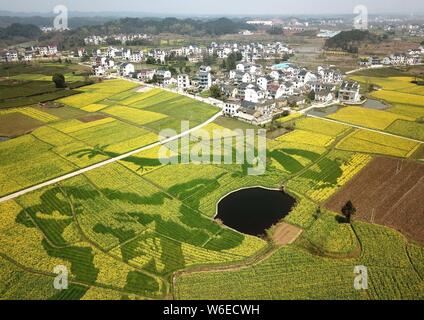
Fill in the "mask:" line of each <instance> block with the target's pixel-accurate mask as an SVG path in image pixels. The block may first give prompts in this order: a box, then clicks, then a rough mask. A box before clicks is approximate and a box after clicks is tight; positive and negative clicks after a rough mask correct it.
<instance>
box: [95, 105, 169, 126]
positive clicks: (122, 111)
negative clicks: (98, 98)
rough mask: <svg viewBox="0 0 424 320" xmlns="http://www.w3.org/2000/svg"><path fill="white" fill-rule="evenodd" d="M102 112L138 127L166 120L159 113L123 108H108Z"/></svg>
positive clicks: (164, 116)
mask: <svg viewBox="0 0 424 320" xmlns="http://www.w3.org/2000/svg"><path fill="white" fill-rule="evenodd" d="M103 112H104V113H107V114H110V115H112V116H114V117H116V118H119V119H122V120H125V121H128V122H131V123H135V124H138V125H145V124H147V123H150V122H155V121H159V120H162V119H164V118H167V116H166V115H163V114H161V113H157V112H150V111H145V110H139V109H135V108H130V107H124V106H113V107H109V108H107V109H105V110H104V111H103Z"/></svg>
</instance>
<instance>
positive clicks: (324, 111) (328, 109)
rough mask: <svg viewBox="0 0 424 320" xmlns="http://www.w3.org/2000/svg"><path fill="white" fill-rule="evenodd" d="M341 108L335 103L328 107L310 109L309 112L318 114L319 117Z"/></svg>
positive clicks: (314, 114)
mask: <svg viewBox="0 0 424 320" xmlns="http://www.w3.org/2000/svg"><path fill="white" fill-rule="evenodd" d="M340 108H341V106H338V105H333V106H329V107H326V108H314V109H312V110H309V111H308V112H307V114H310V115H313V116H317V117H326V116H329V115H330V114H333V113H336V112H337V111H338V110H339V109H340Z"/></svg>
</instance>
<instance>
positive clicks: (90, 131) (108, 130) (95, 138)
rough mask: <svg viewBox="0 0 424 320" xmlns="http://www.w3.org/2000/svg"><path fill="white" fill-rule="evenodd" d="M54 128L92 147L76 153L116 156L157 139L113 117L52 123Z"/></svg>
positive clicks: (155, 136) (151, 134)
mask: <svg viewBox="0 0 424 320" xmlns="http://www.w3.org/2000/svg"><path fill="white" fill-rule="evenodd" d="M53 127H54V128H56V129H58V130H60V131H62V132H64V133H66V134H68V135H69V136H71V137H72V138H74V139H76V140H78V141H80V142H83V143H85V144H87V145H89V146H91V147H93V148H94V149H92V150H87V149H85V150H84V149H83V150H75V152H76V153H77V152H78V151H80V152H81V153H86V154H87V155H90V154H92V155H95V154H97V153H99V152H100V153H103V154H105V155H107V156H117V155H118V154H120V153H125V152H127V151H131V150H134V149H136V148H139V147H142V146H145V145H148V144H150V143H153V142H155V141H157V139H158V136H157V135H156V134H154V133H152V132H149V131H147V130H144V129H141V128H138V127H135V126H132V125H130V124H126V123H124V122H121V121H119V120H115V119H113V118H105V119H100V120H95V121H90V122H81V121H78V120H70V121H69V122H66V123H60V124H55V125H53Z"/></svg>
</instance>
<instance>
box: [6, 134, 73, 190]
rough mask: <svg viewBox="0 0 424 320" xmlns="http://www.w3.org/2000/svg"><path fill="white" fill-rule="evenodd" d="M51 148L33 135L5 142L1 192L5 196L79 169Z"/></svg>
mask: <svg viewBox="0 0 424 320" xmlns="http://www.w3.org/2000/svg"><path fill="white" fill-rule="evenodd" d="M51 148H52V147H51V146H50V145H48V144H46V143H44V142H41V141H39V140H37V139H35V138H34V137H33V136H30V135H26V136H21V137H18V138H16V139H12V140H9V141H4V142H2V143H1V144H0V153H1V154H2V157H1V159H0V171H1V173H2V174H1V176H2V179H1V180H2V181H1V182H2V183H1V184H0V194H1V195H6V194H8V193H12V192H14V191H18V190H20V189H23V188H25V187H29V186H32V185H34V184H37V183H40V182H43V181H46V180H49V179H51V178H54V177H57V176H59V175H62V174H65V173H68V172H70V171H73V170H75V169H76V167H75V166H74V165H72V164H71V163H70V162H68V161H66V160H64V159H62V158H61V157H59V156H58V155H57V154H55V153H53V152H52V151H51Z"/></svg>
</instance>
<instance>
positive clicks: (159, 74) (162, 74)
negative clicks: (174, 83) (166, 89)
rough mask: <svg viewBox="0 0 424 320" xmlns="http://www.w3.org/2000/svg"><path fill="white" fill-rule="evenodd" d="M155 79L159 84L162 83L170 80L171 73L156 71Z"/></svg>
mask: <svg viewBox="0 0 424 320" xmlns="http://www.w3.org/2000/svg"><path fill="white" fill-rule="evenodd" d="M155 74H156V77H157V78H158V82H159V83H164V82H165V81H167V80H168V79H171V77H172V73H171V71H169V70H156V73H155Z"/></svg>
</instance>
